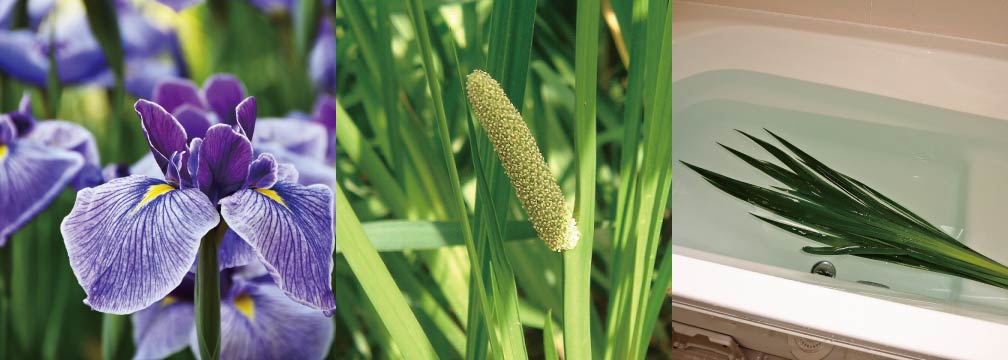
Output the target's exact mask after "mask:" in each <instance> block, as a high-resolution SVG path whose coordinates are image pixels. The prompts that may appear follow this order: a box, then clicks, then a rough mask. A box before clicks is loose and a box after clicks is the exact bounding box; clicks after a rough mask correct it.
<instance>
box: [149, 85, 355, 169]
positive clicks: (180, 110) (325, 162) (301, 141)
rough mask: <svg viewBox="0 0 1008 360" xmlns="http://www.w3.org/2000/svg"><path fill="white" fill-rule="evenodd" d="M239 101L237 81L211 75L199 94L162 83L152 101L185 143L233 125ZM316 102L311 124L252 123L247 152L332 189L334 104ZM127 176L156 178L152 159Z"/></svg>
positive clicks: (241, 90) (193, 87) (194, 89)
mask: <svg viewBox="0 0 1008 360" xmlns="http://www.w3.org/2000/svg"><path fill="white" fill-rule="evenodd" d="M244 97H245V86H244V85H243V84H242V83H241V81H239V80H238V79H237V78H235V77H234V76H232V75H229V74H216V75H213V76H211V77H210V78H209V79H207V81H206V82H205V83H204V84H203V89H199V88H197V87H196V84H194V83H193V82H192V81H190V80H187V79H168V80H164V81H162V82H161V83H159V84H158V85H157V86H156V87H155V89H154V97H153V100H154V102H156V103H158V104H161V105H162V106H164V108H165V110H167V111H168V112H170V113H172V115H174V116H175V118H176V119H178V121H179V122H180V123H181V124H182V126H183V127H184V128H185V130H186V134H187V136H188V137H189V139H187V141H189V140H192V139H193V138H196V137H202V136H203V134H204V133H206V131H207V129H209V128H210V127H211V126H213V125H214V124H219V123H227V124H234V123H235V119H234V118H235V114H234V112H233V111H231V110H229V108H233V107H234V104H235V103H237V102H238V101H239V100H241V99H242V98H244ZM321 99H323V100H321V101H319V102H318V103H317V105H316V111H315V114H314V115H313V120H312V121H305V122H297V123H293V122H290V121H287V120H286V119H262V120H260V121H257V123H256V136H255V137H254V138H253V139H252V140H253V141H252V144H253V146H252V147H253V148H254V149H255V150H256V152H255V154H254V155H255V156H259V155H260V154H262V153H269V154H271V155H273V156H274V158H275V159H276V160H277V161H278V162H281V163H287V164H292V165H294V167H295V168H296V169H297V171H298V173H299V177H298V182H299V183H301V184H303V185H312V184H324V185H327V186H329V187H330V188H333V187H334V186H335V184H336V174H335V171H334V170H333V168H332V164H333V163H335V160H334V158H335V151H336V150H335V143H334V141H335V132H334V131H335V127H336V115H335V114H336V110H335V106H336V101H335V99H333V98H332V97H328V98H321ZM324 99H328V100H324ZM327 101H328V105H325V104H326V103H327ZM327 109H328V110H327ZM131 173H134V174H146V175H149V176H157V175H159V174H160V173H161V169H160V168H159V167H158V166H157V163H156V162H155V161H154V156H153V155H148V156H147V157H145V158H144V159H141V160H140V161H139V162H138V163H137V164H136V165H134V166H133V167H132V168H131Z"/></svg>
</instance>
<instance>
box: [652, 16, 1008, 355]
mask: <svg viewBox="0 0 1008 360" xmlns="http://www.w3.org/2000/svg"><path fill="white" fill-rule="evenodd" d="M672 8H673V9H672V16H673V21H672V36H673V39H672V40H673V46H672V47H673V49H672V51H673V54H674V56H673V62H672V81H673V85H672V89H673V97H672V104H673V120H672V121H673V134H672V141H673V156H674V158H675V159H677V160H685V161H689V162H691V163H693V164H697V165H700V166H702V167H705V168H708V169H711V170H714V171H717V172H719V173H722V174H725V175H728V176H731V177H735V178H738V179H741V180H744V181H748V182H753V183H756V184H760V185H773V183H772V182H771V180H770V179H769V178H767V177H765V176H762V175H761V174H759V173H758V172H757V171H756V170H754V169H752V168H751V167H749V166H748V165H745V164H744V163H743V162H741V161H739V160H738V159H736V158H733V157H732V156H731V155H730V154H729V153H727V152H725V151H723V150H722V149H721V148H720V147H718V146H717V145H716V142H721V143H724V144H726V145H730V146H732V147H735V148H736V149H739V150H742V151H744V152H747V153H749V154H751V155H758V156H757V157H762V158H767V156H766V155H765V153H764V152H761V151H759V148H758V147H757V146H755V145H754V144H752V143H751V142H749V141H748V140H747V139H745V138H744V137H742V136H741V135H739V134H737V133H736V132H734V131H733V129H740V130H743V131H746V132H749V133H751V134H754V135H757V136H760V137H762V138H764V139H769V136H766V134H765V133H761V132H762V129H763V128H766V129H770V130H772V131H774V132H775V133H778V134H780V135H782V136H783V137H785V138H786V139H788V140H789V141H791V142H792V143H794V144H796V145H798V146H799V147H802V148H803V149H805V150H806V151H808V152H809V153H810V154H812V155H813V156H816V157H817V158H819V159H820V160H823V161H824V162H826V163H827V164H830V165H831V166H832V167H833V168H834V169H837V170H840V171H841V172H844V173H846V174H848V175H851V176H853V177H854V178H857V179H860V180H862V181H864V182H865V183H867V184H868V185H870V186H872V187H874V188H875V189H876V190H879V191H880V192H882V193H884V194H886V195H887V196H890V197H891V198H893V199H894V200H896V201H897V202H900V203H902V204H903V205H905V206H907V207H908V208H909V209H911V210H913V211H915V212H916V213H918V214H920V215H921V216H923V217H924V218H925V219H927V220H929V221H931V222H932V223H934V224H935V225H939V226H940V227H941V228H942V229H943V230H945V231H946V232H948V233H949V234H951V235H953V236H956V237H957V238H958V239H960V240H961V241H963V242H964V243H965V244H967V245H968V246H970V247H971V248H973V249H975V250H977V251H979V252H981V253H983V254H985V255H987V256H989V257H991V258H993V259H995V260H997V261H999V262H1002V263H1006V264H1008V231H1005V230H1008V121H1006V120H1008V46H1005V45H1002V44H995V43H985V42H979V41H972V40H964V39H958V38H951V37H943V36H938V35H933V34H924V33H917V32H911V31H903V30H895V29H890V28H882V27H874V26H867V25H860V24H851V23H844V22H836V21H828V20H820V19H811V18H805V17H799V16H790V15H783V14H775V13H764V12H758V11H752V10H743V9H736V8H729V7H721V6H713V5H704V4H695V3H689V2H675V1H673V7H672ZM673 166H674V169H673V173H674V174H675V175H674V177H673V183H672V191H671V200H670V201H671V202H670V203H671V204H672V206H671V222H672V226H671V228H672V229H673V230H672V251H673V259H672V264H673V265H672V267H673V268H672V286H671V290H670V292H671V299H672V300H671V301H672V303H673V306H675V307H676V308H679V309H684V310H689V311H691V312H700V313H703V314H707V315H710V316H715V317H718V318H725V319H731V320H733V321H737V322H739V323H745V324H750V325H756V326H759V327H761V328H764V329H768V330H773V331H778V332H783V333H787V334H791V335H795V336H801V337H805V338H809V339H813V340H816V341H821V342H824V343H828V344H832V345H835V346H840V347H845V348H851V349H858V350H859V351H863V352H866V353H871V354H876V355H880V356H886V357H892V358H951V359H1005V358H1008V355H1006V354H1008V347H1006V346H1005V345H1002V344H1001V343H1002V342H1003V341H1004V340H1005V339H1008V290H1002V289H999V288H995V287H992V286H988V285H984V284H980V283H977V282H974V281H970V280H965V279H960V278H957V277H953V276H946V275H940V274H936V273H930V272H925V271H920V270H914V269H910V268H906V267H902V266H899V265H893V264H885V263H879V262H875V261H870V260H865V259H861V258H856V257H852V256H821V255H810V254H805V253H803V252H801V250H800V249H801V247H802V246H806V245H817V244H816V243H814V242H811V241H809V240H805V239H803V238H800V237H797V236H793V235H791V234H788V233H786V232H784V231H781V230H779V229H776V228H772V227H771V226H769V225H765V224H763V223H762V222H760V221H758V220H757V219H755V218H753V217H752V216H750V215H749V213H750V212H755V213H761V211H760V210H758V209H756V208H755V207H754V206H752V205H749V204H746V203H744V202H741V201H738V200H735V199H734V198H732V197H730V196H728V195H726V194H724V193H721V192H720V191H719V190H717V189H716V188H714V187H713V186H710V185H709V184H707V183H706V182H704V181H703V180H702V179H701V178H700V177H699V176H698V175H697V174H695V173H693V172H691V171H690V170H689V169H688V168H686V167H684V166H682V165H681V164H679V163H678V162H677V163H675V164H674V165H673ZM823 260H826V261H829V262H831V263H832V264H833V265H834V266H835V268H836V277H835V278H829V277H825V276H821V275H815V274H812V273H810V269H811V268H812V266H813V265H814V264H816V263H817V262H819V261H823Z"/></svg>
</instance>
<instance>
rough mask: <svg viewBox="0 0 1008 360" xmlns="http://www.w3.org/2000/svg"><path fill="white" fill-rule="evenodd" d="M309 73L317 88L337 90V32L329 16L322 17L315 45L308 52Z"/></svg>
mask: <svg viewBox="0 0 1008 360" xmlns="http://www.w3.org/2000/svg"><path fill="white" fill-rule="evenodd" d="M308 73H309V75H310V76H311V79H312V83H313V84H315V89H316V90H318V91H320V92H326V93H332V92H333V91H336V33H334V32H333V27H332V21H331V20H329V18H328V17H323V18H322V19H321V23H320V24H319V32H318V35H317V36H316V37H315V45H313V46H312V49H311V52H310V53H308Z"/></svg>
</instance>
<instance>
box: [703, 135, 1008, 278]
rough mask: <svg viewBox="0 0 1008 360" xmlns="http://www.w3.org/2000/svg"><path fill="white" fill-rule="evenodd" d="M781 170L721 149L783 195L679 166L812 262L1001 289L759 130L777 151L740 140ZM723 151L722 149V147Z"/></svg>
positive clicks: (908, 214)
mask: <svg viewBox="0 0 1008 360" xmlns="http://www.w3.org/2000/svg"><path fill="white" fill-rule="evenodd" d="M739 132H740V133H742V134H743V135H745V136H746V137H748V138H749V139H751V140H753V141H754V142H756V143H757V144H758V145H760V147H762V148H763V149H765V150H766V151H767V152H768V153H770V154H771V155H773V156H774V157H775V158H776V159H777V160H779V161H780V162H781V163H782V164H784V165H785V167H781V166H778V165H776V164H773V163H770V162H766V161H762V160H757V159H755V158H753V157H751V156H749V155H746V154H743V153H741V152H739V151H736V150H734V149H731V148H728V147H725V149H727V150H728V151H729V152H731V153H732V154H733V155H735V156H737V157H738V158H740V159H742V160H743V161H745V162H746V163H748V164H749V165H751V166H753V167H754V168H756V169H757V170H760V171H762V172H763V173H765V174H767V175H769V176H770V177H771V178H773V179H775V180H777V181H779V182H781V183H782V184H784V186H785V187H776V186H774V187H760V186H757V185H753V184H749V183H746V182H742V181H738V180H735V179H732V178H729V177H727V176H724V175H721V174H718V173H716V172H713V171H710V170H707V169H704V168H701V167H698V166H696V165H693V164H689V163H686V162H683V164H685V165H686V166H687V167H689V168H690V169H693V170H694V171H696V172H697V173H699V174H700V175H701V176H703V178H704V179H705V180H707V182H709V183H711V184H713V185H714V186H716V187H717V188H718V189H721V190H722V191H724V192H727V193H728V194H730V195H732V196H734V197H736V198H738V199H741V200H744V201H747V202H749V203H751V204H753V205H756V206H758V207H760V208H763V209H765V210H767V211H769V212H771V213H773V214H774V215H777V217H779V218H782V219H783V220H778V219H774V218H771V217H767V216H763V215H758V214H753V215H754V216H756V217H757V218H759V219H760V220H763V221H765V222H766V223H768V224H770V225H773V226H775V227H777V228H780V229H782V230H785V231H787V232H790V233H792V234H795V235H798V236H802V237H804V238H807V239H809V240H812V241H816V242H818V243H821V244H824V245H826V246H819V247H813V246H806V247H803V248H802V250H803V251H805V252H807V253H810V254H817V255H853V256H860V257H864V258H868V259H873V260H880V261H886V262H891V263H895V264H900V265H905V266H910V267H913V268H918V269H923V270H929V271H934V272H939V273H943V274H951V275H956V276H960V277H963V278H967V279H971V280H975V281H979V282H983V283H987V284H990V285H994V286H998V287H1001V288H1005V289H1008V267H1006V266H1004V265H1002V264H1000V263H998V262H996V261H994V260H991V259H990V258H988V257H986V256H984V255H982V254H980V253H978V252H976V251H974V250H972V249H970V248H969V247H967V246H966V245H964V244H963V243H961V242H959V241H957V240H956V239H955V238H953V237H952V236H950V235H948V234H946V233H945V232H943V231H941V230H940V229H938V227H936V226H934V225H932V224H931V223H929V222H928V221H926V220H924V218H922V217H920V216H919V215H917V214H915V213H913V212H912V211H910V210H909V209H907V208H906V207H904V206H902V205H900V204H898V203H896V202H895V201H893V200H892V199H889V198H888V197H885V196H884V195H882V194H881V193H880V192H878V191H876V190H874V189H872V188H871V187H869V186H868V185H866V184H864V183H862V182H860V181H858V180H856V179H854V178H851V177H849V176H847V175H844V174H842V173H840V172H838V171H836V170H833V169H832V168H830V167H828V166H827V165H826V164H824V163H822V162H821V161H819V160H817V159H816V158H814V157H812V155H809V154H808V153H806V152H805V151H803V150H801V149H800V148H798V147H797V146H795V145H794V144H791V143H790V142H788V141H787V140H785V139H784V138H782V137H780V136H778V135H776V134H774V133H772V132H770V131H769V130H767V133H769V134H770V135H771V136H772V137H773V138H774V139H776V140H777V141H778V142H779V143H781V144H782V145H783V147H784V148H785V149H787V151H789V152H790V153H789V152H785V150H783V149H781V148H779V147H777V146H775V145H773V144H771V143H769V142H766V141H764V140H761V139H759V138H756V137H755V136H752V135H749V134H747V133H745V132H741V131H739ZM722 146H723V145H722Z"/></svg>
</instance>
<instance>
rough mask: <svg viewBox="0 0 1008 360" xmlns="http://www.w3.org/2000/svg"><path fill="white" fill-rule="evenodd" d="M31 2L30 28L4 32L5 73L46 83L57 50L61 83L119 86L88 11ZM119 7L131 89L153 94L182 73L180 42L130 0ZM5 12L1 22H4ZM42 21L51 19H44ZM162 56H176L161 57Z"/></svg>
mask: <svg viewBox="0 0 1008 360" xmlns="http://www.w3.org/2000/svg"><path fill="white" fill-rule="evenodd" d="M0 2H3V1H0ZM28 4H29V5H28V6H29V17H30V18H31V19H32V24H33V26H32V28H31V29H18V30H6V27H3V29H2V30H0V53H3V54H5V55H4V56H2V57H0V71H2V72H3V73H6V74H9V75H10V76H12V77H14V78H16V79H18V80H21V81H24V82H26V83H29V84H32V85H35V86H39V87H44V86H46V79H47V75H48V71H49V54H50V52H52V53H53V56H54V57H55V60H56V71H57V75H58V77H59V81H60V83H61V84H65V85H81V84H89V85H99V86H105V87H110V86H112V85H113V84H114V81H115V78H114V75H113V74H112V71H111V69H110V68H109V67H108V62H107V61H106V59H105V54H104V53H103V52H102V48H101V45H99V44H98V41H97V40H95V38H94V36H93V35H92V33H91V29H90V27H89V26H88V22H87V18H86V17H85V14H84V12H83V10H81V9H67V10H65V11H51V10H52V9H53V6H52V2H51V1H38V0H32V1H29V2H28ZM116 9H117V14H118V18H119V27H120V33H121V34H122V37H123V38H122V41H123V53H124V55H125V60H126V61H125V65H126V69H125V71H126V74H125V75H126V76H125V79H124V84H125V86H126V89H127V90H128V91H129V92H130V93H132V94H134V95H136V96H138V97H150V93H151V90H152V89H153V86H154V85H155V84H156V83H157V82H158V81H159V80H160V79H162V78H165V77H173V76H178V74H179V72H180V70H179V66H178V65H176V64H174V63H179V64H181V60H180V56H177V55H178V54H177V53H178V51H177V48H178V45H177V40H176V39H175V37H174V34H173V33H171V32H169V31H165V30H162V29H159V28H157V27H155V26H153V25H151V23H150V22H149V21H147V20H146V19H145V18H144V17H143V16H142V15H141V14H140V13H139V11H138V10H137V9H136V8H135V7H133V5H132V4H131V3H130V2H129V1H124V0H119V1H116ZM2 11H3V5H0V12H2ZM8 13H9V10H8ZM2 16H3V14H0V21H4V19H3V18H2ZM8 17H9V16H8ZM36 18H38V20H36ZM42 19H45V20H47V21H45V22H41V21H42ZM40 22H41V24H40ZM163 54H169V55H172V56H173V57H174V59H170V58H171V57H169V58H164V57H161V56H160V55H163ZM173 62H174V63H173Z"/></svg>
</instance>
